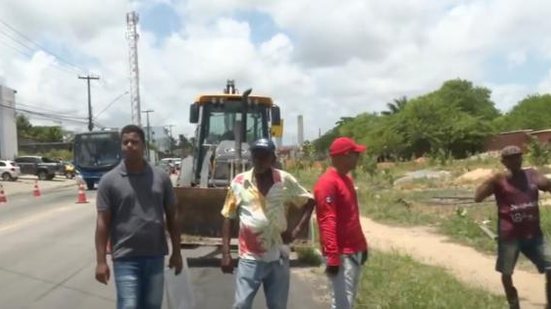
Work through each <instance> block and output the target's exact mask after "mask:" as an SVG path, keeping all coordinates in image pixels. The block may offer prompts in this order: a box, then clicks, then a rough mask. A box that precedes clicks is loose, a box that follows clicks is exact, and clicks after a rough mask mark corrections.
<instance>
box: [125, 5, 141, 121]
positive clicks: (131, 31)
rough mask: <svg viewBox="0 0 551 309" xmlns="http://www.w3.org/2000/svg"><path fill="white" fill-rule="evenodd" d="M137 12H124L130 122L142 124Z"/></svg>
mask: <svg viewBox="0 0 551 309" xmlns="http://www.w3.org/2000/svg"><path fill="white" fill-rule="evenodd" d="M138 20H139V17H138V14H137V13H136V12H134V11H132V12H130V13H127V14H126V38H127V40H128V58H129V61H130V104H131V108H132V123H133V124H135V125H138V126H140V127H141V126H142V117H141V109H140V71H139V68H138V39H139V34H138V32H137V31H136V25H137V24H138Z"/></svg>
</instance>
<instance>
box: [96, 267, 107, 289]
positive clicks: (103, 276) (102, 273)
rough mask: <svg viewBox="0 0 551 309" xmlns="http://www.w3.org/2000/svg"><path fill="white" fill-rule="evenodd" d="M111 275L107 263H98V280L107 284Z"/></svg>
mask: <svg viewBox="0 0 551 309" xmlns="http://www.w3.org/2000/svg"><path fill="white" fill-rule="evenodd" d="M109 276H110V271H109V266H108V265H107V263H98V264H97V265H96V280H97V281H98V282H100V283H103V284H105V285H107V282H109Z"/></svg>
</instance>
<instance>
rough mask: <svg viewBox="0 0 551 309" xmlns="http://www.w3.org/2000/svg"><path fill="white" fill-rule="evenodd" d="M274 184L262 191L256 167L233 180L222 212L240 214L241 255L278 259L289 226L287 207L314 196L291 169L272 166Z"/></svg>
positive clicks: (232, 214) (233, 214)
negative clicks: (263, 192)
mask: <svg viewBox="0 0 551 309" xmlns="http://www.w3.org/2000/svg"><path fill="white" fill-rule="evenodd" d="M272 175H273V178H274V184H273V186H272V187H271V188H270V190H269V191H268V193H267V194H266V196H264V195H262V193H260V191H259V190H258V188H257V186H256V181H255V179H254V173H253V170H249V171H247V172H244V173H241V174H239V175H237V176H236V177H235V178H234V179H233V180H232V182H231V184H230V188H229V190H228V194H227V196H226V201H225V202H224V207H223V209H222V215H223V216H224V217H226V218H231V219H234V218H237V217H239V257H240V258H242V259H248V260H260V261H266V262H270V261H275V260H277V259H279V257H280V254H281V253H280V248H281V246H282V245H283V241H282V239H281V233H283V232H284V231H285V230H286V229H287V216H286V214H287V207H286V205H289V204H293V205H295V206H297V207H302V206H304V205H305V204H306V202H307V201H308V199H312V198H313V196H312V194H311V193H309V192H308V191H307V190H306V189H305V188H303V187H302V186H301V185H300V184H299V183H298V181H297V180H296V179H295V178H294V177H293V176H292V175H291V174H289V173H287V172H285V171H282V170H278V169H272Z"/></svg>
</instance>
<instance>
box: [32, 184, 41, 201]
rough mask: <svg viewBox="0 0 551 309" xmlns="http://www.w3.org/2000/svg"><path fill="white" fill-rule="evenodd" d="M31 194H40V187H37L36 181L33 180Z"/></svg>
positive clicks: (36, 195) (37, 195) (35, 195)
mask: <svg viewBox="0 0 551 309" xmlns="http://www.w3.org/2000/svg"><path fill="white" fill-rule="evenodd" d="M33 195H34V197H39V196H40V189H39V188H38V181H36V180H35V181H34V189H33Z"/></svg>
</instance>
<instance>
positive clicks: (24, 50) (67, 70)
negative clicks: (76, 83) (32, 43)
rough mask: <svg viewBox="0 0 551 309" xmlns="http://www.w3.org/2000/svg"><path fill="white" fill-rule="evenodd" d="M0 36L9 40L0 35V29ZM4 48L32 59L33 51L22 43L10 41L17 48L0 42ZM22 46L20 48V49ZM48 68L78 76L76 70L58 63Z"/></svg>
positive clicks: (51, 64) (5, 36)
mask: <svg viewBox="0 0 551 309" xmlns="http://www.w3.org/2000/svg"><path fill="white" fill-rule="evenodd" d="M0 34H3V35H4V38H8V39H11V38H10V37H9V36H7V35H5V34H4V33H2V31H1V29H0ZM0 42H1V43H2V44H3V45H4V46H6V47H9V48H11V49H12V50H14V51H16V52H17V53H19V54H20V55H23V56H25V57H29V58H32V57H33V54H34V49H30V48H28V46H26V45H25V44H22V43H19V42H18V41H16V40H14V39H11V42H15V43H17V44H18V45H19V46H17V47H16V46H13V45H11V44H9V43H8V42H6V41H4V40H1V41H0ZM21 46H22V47H21ZM48 66H51V67H53V68H55V69H58V70H60V71H63V72H64V73H68V74H71V75H75V74H78V71H77V70H74V69H73V68H68V67H65V66H61V65H59V64H58V63H56V62H51V63H48Z"/></svg>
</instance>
